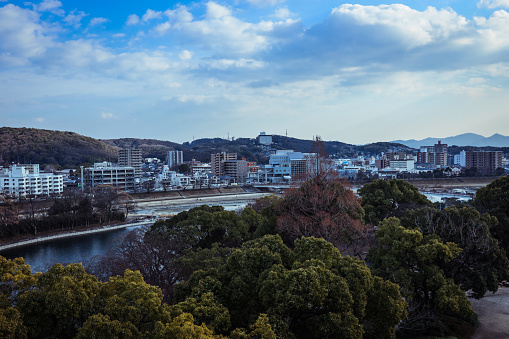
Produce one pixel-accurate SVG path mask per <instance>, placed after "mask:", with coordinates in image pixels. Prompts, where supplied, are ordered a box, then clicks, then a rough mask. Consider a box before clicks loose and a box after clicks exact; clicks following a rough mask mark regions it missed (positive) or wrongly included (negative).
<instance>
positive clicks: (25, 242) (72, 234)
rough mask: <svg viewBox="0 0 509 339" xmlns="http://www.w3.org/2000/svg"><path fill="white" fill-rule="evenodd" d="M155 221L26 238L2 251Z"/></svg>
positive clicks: (9, 243) (104, 226)
mask: <svg viewBox="0 0 509 339" xmlns="http://www.w3.org/2000/svg"><path fill="white" fill-rule="evenodd" d="M153 223H154V221H152V220H151V221H137V222H127V223H122V224H112V225H103V226H97V227H94V228H88V229H83V230H71V231H63V232H59V233H58V234H50V235H42V236H38V237H35V236H32V237H30V238H24V239H23V240H13V241H11V242H6V243H4V244H1V245H0V251H3V250H7V249H11V248H15V247H19V246H25V245H30V244H35V243H38V242H44V241H50V240H55V239H63V238H69V237H77V236H80V235H86V234H93V233H100V232H108V231H113V230H118V229H122V228H126V227H132V226H144V225H152V224H153Z"/></svg>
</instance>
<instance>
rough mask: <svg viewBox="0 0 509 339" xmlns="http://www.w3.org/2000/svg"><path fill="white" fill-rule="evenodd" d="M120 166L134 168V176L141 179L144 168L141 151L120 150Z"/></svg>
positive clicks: (134, 149) (133, 149)
mask: <svg viewBox="0 0 509 339" xmlns="http://www.w3.org/2000/svg"><path fill="white" fill-rule="evenodd" d="M118 166H120V167H134V175H135V177H136V178H141V174H142V171H141V167H142V166H143V158H142V157H141V149H136V148H132V149H131V148H123V149H120V150H118Z"/></svg>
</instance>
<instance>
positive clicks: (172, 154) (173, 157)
mask: <svg viewBox="0 0 509 339" xmlns="http://www.w3.org/2000/svg"><path fill="white" fill-rule="evenodd" d="M183 163H184V152H182V151H169V152H168V166H169V167H170V168H173V167H175V166H179V165H182V164H183Z"/></svg>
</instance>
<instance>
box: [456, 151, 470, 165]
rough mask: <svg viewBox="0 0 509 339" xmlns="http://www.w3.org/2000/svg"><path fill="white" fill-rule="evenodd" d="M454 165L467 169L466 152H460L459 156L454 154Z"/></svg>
mask: <svg viewBox="0 0 509 339" xmlns="http://www.w3.org/2000/svg"><path fill="white" fill-rule="evenodd" d="M454 164H455V165H460V166H461V167H467V152H465V151H461V152H460V154H456V155H455V156H454Z"/></svg>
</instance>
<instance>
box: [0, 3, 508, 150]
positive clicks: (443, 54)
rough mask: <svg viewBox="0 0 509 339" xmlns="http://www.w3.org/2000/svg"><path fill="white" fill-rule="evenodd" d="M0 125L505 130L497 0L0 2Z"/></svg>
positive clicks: (181, 137) (369, 138) (335, 136)
mask: <svg viewBox="0 0 509 339" xmlns="http://www.w3.org/2000/svg"><path fill="white" fill-rule="evenodd" d="M0 126H10V127H36V128H44V129H56V130H67V131H74V132H77V133H80V134H83V135H87V136H91V137H95V138H120V137H136V138H156V139H162V140H171V141H176V142H184V141H191V140H193V138H196V139H197V138H203V137H223V138H226V137H227V135H229V136H230V137H232V136H234V137H255V136H256V135H258V133H259V132H260V131H265V132H267V133H268V134H282V135H284V134H285V133H286V131H288V135H289V136H293V137H298V138H303V139H311V138H312V137H313V136H314V135H321V136H322V138H323V139H324V140H339V141H343V142H348V143H354V144H364V143H368V142H374V141H391V140H395V139H411V138H415V139H422V138H425V137H446V136H452V135H457V134H461V133H466V132H473V133H478V134H482V135H485V136H490V135H492V134H494V133H501V134H504V135H509V0H479V1H464V0H449V1H447V0H437V1H424V0H414V1H399V2H393V1H385V2H383V4H382V3H380V2H375V1H357V2H356V3H345V2H342V1H329V0H313V1H309V0H228V1H221V0H218V1H203V2H199V1H181V2H174V1H153V0H147V1H128V0H124V1H117V0H108V1H104V0H103V1H96V0H88V1H77V0H72V1H71V0H61V1H58V0H44V1H42V2H40V1H38V2H25V1H11V0H0Z"/></svg>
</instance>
